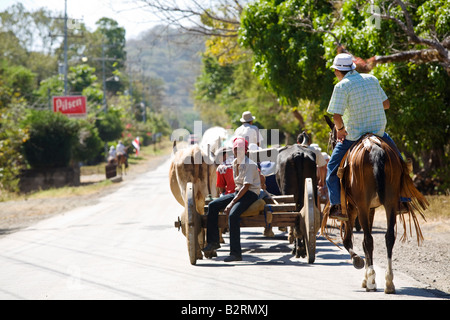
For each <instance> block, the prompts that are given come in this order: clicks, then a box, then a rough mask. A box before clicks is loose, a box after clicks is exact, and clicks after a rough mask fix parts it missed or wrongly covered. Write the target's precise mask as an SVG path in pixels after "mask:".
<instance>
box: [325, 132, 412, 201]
mask: <svg viewBox="0 0 450 320" xmlns="http://www.w3.org/2000/svg"><path fill="white" fill-rule="evenodd" d="M382 139H383V140H384V142H386V143H387V144H389V145H390V146H391V147H392V148H394V150H397V152H398V154H399V155H400V158H401V159H403V158H402V155H401V154H400V151H399V150H398V148H397V146H396V144H395V142H394V140H392V139H391V137H390V136H389V135H388V134H387V133H386V132H385V133H384V135H383V137H382ZM353 143H355V141H351V140H344V141H343V142H338V143H337V144H336V147H335V148H334V150H333V153H332V154H331V158H330V161H329V162H328V166H327V179H326V182H327V187H328V196H329V199H330V204H331V205H334V204H340V203H341V185H340V183H339V178H338V176H337V171H338V168H339V165H340V164H341V161H342V158H344V156H345V153H346V152H347V151H348V149H350V147H351V146H352V145H353ZM402 201H403V199H402ZM405 201H407V200H405Z"/></svg>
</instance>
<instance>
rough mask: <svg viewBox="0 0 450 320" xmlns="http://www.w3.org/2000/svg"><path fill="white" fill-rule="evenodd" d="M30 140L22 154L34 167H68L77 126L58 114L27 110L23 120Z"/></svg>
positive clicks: (26, 142)
mask: <svg viewBox="0 0 450 320" xmlns="http://www.w3.org/2000/svg"><path fill="white" fill-rule="evenodd" d="M24 125H25V128H27V129H28V132H29V139H28V140H27V141H25V142H24V144H23V148H24V155H25V158H26V160H27V162H28V163H29V164H30V166H31V167H33V168H60V167H66V166H68V165H69V164H70V161H71V160H72V155H73V149H74V145H75V144H76V142H77V138H78V126H77V124H76V122H75V121H71V120H70V119H69V118H67V116H65V115H63V114H61V113H54V112H52V111H49V110H45V111H42V110H39V111H38V110H30V111H29V114H28V116H27V118H26V120H25V121H24Z"/></svg>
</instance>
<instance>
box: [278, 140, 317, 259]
mask: <svg viewBox="0 0 450 320" xmlns="http://www.w3.org/2000/svg"><path fill="white" fill-rule="evenodd" d="M316 172H317V167H316V156H315V154H314V152H313V151H311V150H309V149H308V148H306V147H305V146H303V145H298V144H296V145H292V146H289V147H287V148H285V149H282V150H281V151H280V153H279V154H278V156H277V170H276V180H277V184H278V187H279V188H280V191H281V193H282V194H284V195H291V194H292V195H294V201H295V204H296V211H300V210H301V209H302V208H303V205H304V204H303V202H304V195H305V179H306V178H311V179H312V183H313V186H314V199H317V188H316V186H317V174H316ZM299 234H300V233H299V230H297V229H296V228H294V230H292V228H291V229H290V231H289V241H290V242H291V243H292V242H294V249H293V251H292V254H294V255H295V256H296V257H297V258H299V257H300V256H301V257H305V256H306V250H305V244H304V243H303V240H302V238H301V237H299Z"/></svg>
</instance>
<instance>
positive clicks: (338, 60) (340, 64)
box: [331, 53, 356, 71]
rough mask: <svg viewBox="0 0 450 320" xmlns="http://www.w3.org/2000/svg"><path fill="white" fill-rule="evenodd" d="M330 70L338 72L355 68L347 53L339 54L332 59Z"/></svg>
mask: <svg viewBox="0 0 450 320" xmlns="http://www.w3.org/2000/svg"><path fill="white" fill-rule="evenodd" d="M331 68H333V69H338V70H339V71H350V70H354V69H355V68H356V64H355V63H354V62H353V59H352V56H351V55H349V54H348V53H339V54H338V55H337V56H336V57H335V58H334V61H333V65H332V66H331Z"/></svg>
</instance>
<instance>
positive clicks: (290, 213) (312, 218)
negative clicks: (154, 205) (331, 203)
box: [175, 178, 320, 265]
mask: <svg viewBox="0 0 450 320" xmlns="http://www.w3.org/2000/svg"><path fill="white" fill-rule="evenodd" d="M313 188H314V186H313V183H312V180H311V179H310V178H307V179H305V198H304V206H303V208H302V209H301V210H300V211H299V212H296V211H295V207H296V205H295V202H294V196H293V195H282V196H273V197H272V198H273V199H274V200H275V202H276V204H265V205H264V209H262V210H260V211H259V212H256V214H255V215H251V216H247V215H246V212H244V213H243V214H242V215H241V227H242V228H251V227H265V226H266V225H267V223H268V220H269V221H270V225H271V226H272V227H292V228H294V229H295V230H296V237H298V238H303V240H304V243H305V248H306V257H307V260H308V263H310V264H311V263H314V261H315V255H316V234H317V232H318V230H319V228H320V210H319V209H318V208H317V206H316V205H315V204H316V202H315V199H314V189H313ZM194 191H195V190H194V185H193V184H192V183H191V182H188V183H187V186H186V194H187V197H186V210H187V218H186V221H181V220H180V218H178V220H177V221H175V227H176V228H178V230H179V229H180V228H181V227H184V229H185V230H186V239H187V247H188V253H189V259H190V262H191V264H192V265H195V264H196V261H197V255H196V253H197V252H196V248H198V245H199V244H198V235H199V233H200V231H201V228H206V227H207V219H208V216H207V215H201V214H199V213H198V212H197V210H196V205H195V198H194V194H195V192H194ZM227 227H228V216H227V215H225V214H223V213H220V214H219V228H227Z"/></svg>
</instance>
